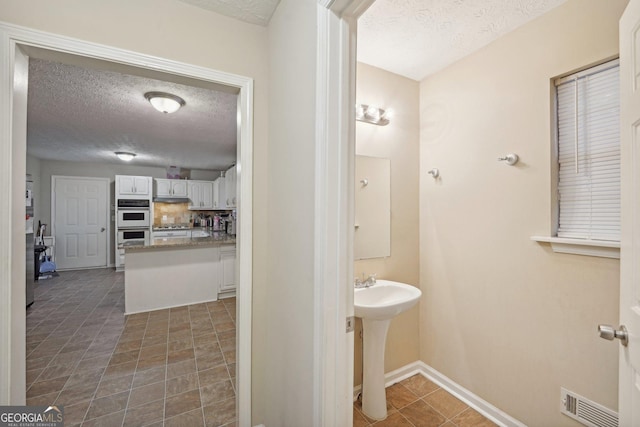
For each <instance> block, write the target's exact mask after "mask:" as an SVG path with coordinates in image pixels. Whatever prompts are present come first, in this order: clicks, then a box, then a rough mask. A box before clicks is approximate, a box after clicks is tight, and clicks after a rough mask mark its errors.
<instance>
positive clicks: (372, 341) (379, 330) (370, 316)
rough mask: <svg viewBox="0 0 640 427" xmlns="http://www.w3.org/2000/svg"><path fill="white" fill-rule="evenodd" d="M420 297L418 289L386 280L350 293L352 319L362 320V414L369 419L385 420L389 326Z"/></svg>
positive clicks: (420, 293)
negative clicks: (353, 313)
mask: <svg viewBox="0 0 640 427" xmlns="http://www.w3.org/2000/svg"><path fill="white" fill-rule="evenodd" d="M421 295H422V292H421V291H420V289H418V288H416V287H414V286H411V285H407V284H405V283H399V282H392V281H390V280H378V281H377V282H376V284H375V285H373V286H370V287H367V288H356V289H355V291H354V308H355V315H356V317H360V318H361V319H362V329H363V335H364V337H363V340H364V344H363V349H362V351H363V367H362V369H363V376H362V411H363V412H364V414H365V415H366V416H368V417H369V418H373V419H376V420H383V419H385V418H386V417H387V398H386V395H385V388H384V348H385V341H386V340H387V331H388V330H389V323H391V319H393V318H394V317H395V316H397V315H398V314H400V313H402V312H404V311H407V310H408V309H410V308H411V307H413V306H414V305H415V304H416V303H417V302H418V300H419V299H420V296H421Z"/></svg>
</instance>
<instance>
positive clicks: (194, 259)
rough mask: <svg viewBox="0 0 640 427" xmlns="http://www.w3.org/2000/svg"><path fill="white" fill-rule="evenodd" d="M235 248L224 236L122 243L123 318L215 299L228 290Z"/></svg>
mask: <svg viewBox="0 0 640 427" xmlns="http://www.w3.org/2000/svg"><path fill="white" fill-rule="evenodd" d="M235 244H236V240H235V236H230V235H227V234H225V233H213V234H212V235H211V236H209V237H194V238H178V239H176V238H174V239H166V240H164V239H154V240H153V241H151V242H148V243H139V242H135V243H134V242H132V243H130V244H124V245H123V248H124V250H125V252H126V264H125V270H124V273H125V275H124V287H125V314H133V313H139V312H145V311H152V310H160V309H164V308H169V307H178V306H183V305H189V304H197V303H202V302H208V301H215V300H217V299H218V295H219V293H220V292H221V291H225V290H229V289H230V288H229V281H230V279H229V275H231V274H233V273H234V271H235ZM221 254H233V256H232V257H231V256H227V257H221ZM225 276H226V277H225ZM225 284H226V288H225Z"/></svg>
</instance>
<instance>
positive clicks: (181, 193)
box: [155, 178, 189, 197]
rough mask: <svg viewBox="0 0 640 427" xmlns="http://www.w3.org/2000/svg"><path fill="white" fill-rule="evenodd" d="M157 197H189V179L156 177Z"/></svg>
mask: <svg viewBox="0 0 640 427" xmlns="http://www.w3.org/2000/svg"><path fill="white" fill-rule="evenodd" d="M155 181H156V196H157V197H187V195H188V185H187V183H188V182H189V181H187V180H184V179H160V178H158V179H156V180H155Z"/></svg>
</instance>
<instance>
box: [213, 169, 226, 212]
mask: <svg viewBox="0 0 640 427" xmlns="http://www.w3.org/2000/svg"><path fill="white" fill-rule="evenodd" d="M224 181H225V178H224V177H222V176H221V177H219V178H217V179H216V180H215V181H213V208H214V209H226V208H227V199H226V194H227V190H226V187H225V182H224Z"/></svg>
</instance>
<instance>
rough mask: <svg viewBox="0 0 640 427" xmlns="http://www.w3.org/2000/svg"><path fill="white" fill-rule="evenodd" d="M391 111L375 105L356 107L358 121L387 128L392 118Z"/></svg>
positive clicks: (359, 105)
mask: <svg viewBox="0 0 640 427" xmlns="http://www.w3.org/2000/svg"><path fill="white" fill-rule="evenodd" d="M391 114H392V111H391V110H386V111H385V110H383V109H382V108H378V107H376V106H373V105H366V104H358V105H356V120H357V121H359V122H365V123H371V124H374V125H378V126H386V125H388V124H389V119H390V118H391Z"/></svg>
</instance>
